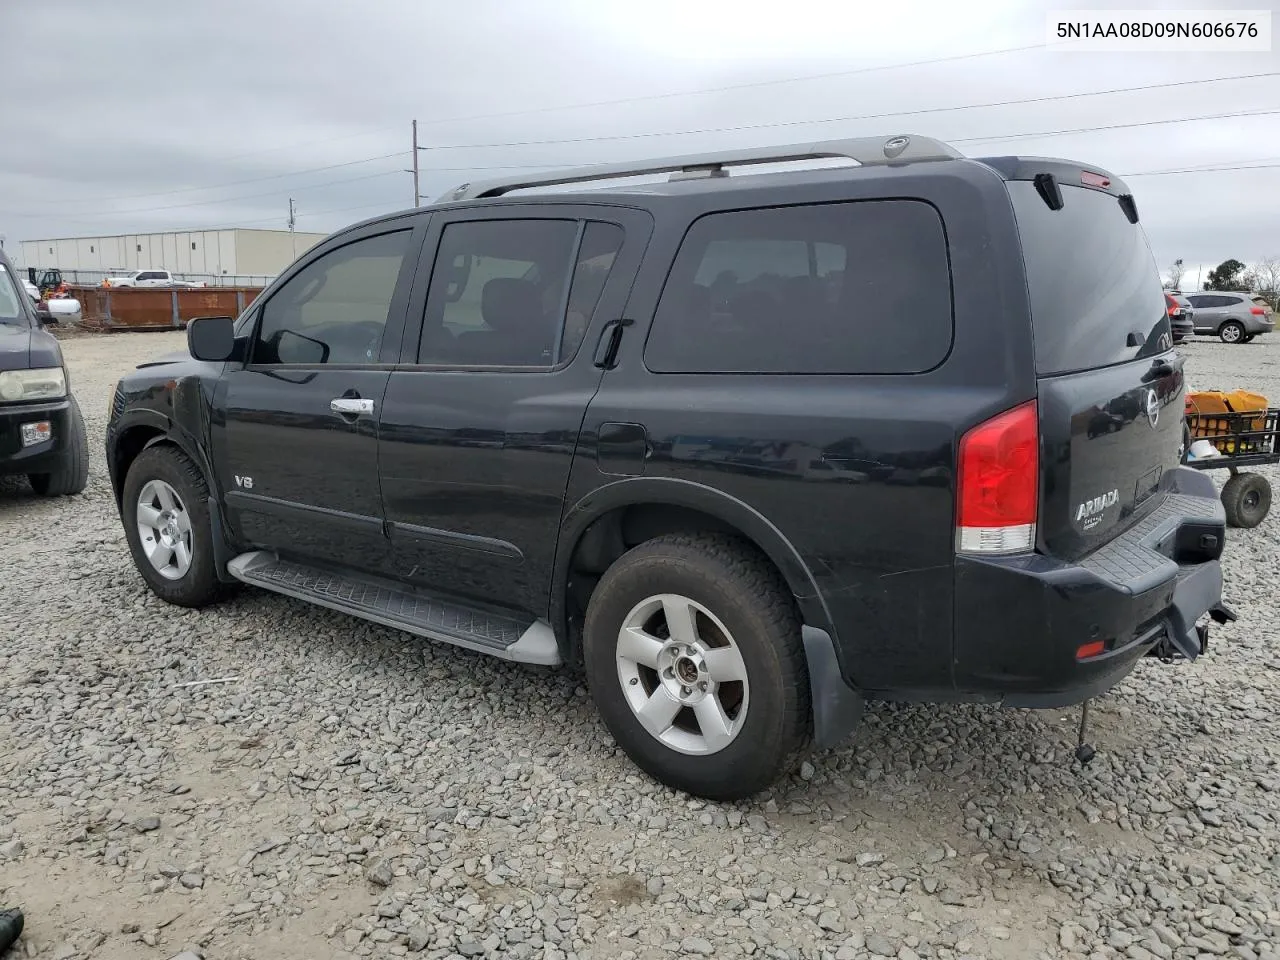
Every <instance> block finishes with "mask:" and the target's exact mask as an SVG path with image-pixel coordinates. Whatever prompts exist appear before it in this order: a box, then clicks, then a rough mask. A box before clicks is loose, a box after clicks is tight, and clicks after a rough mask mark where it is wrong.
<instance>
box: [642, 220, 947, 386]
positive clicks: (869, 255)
mask: <svg viewBox="0 0 1280 960" xmlns="http://www.w3.org/2000/svg"><path fill="white" fill-rule="evenodd" d="M951 337H952V303H951V272H950V266H949V261H948V256H947V243H946V236H945V234H944V232H943V226H942V220H941V218H940V217H939V216H938V213H937V211H936V210H935V209H934V208H933V207H932V206H930V205H929V204H927V203H924V202H922V201H916V200H860V201H847V202H840V203H825V204H808V205H803V206H791V207H771V208H767V209H758V210H742V211H733V212H727V213H715V214H708V215H706V216H704V217H701V218H700V219H698V220H696V221H695V222H694V223H693V225H692V226H691V227H690V228H689V230H688V232H687V233H686V235H685V238H684V241H683V243H682V244H681V246H680V250H679V252H678V253H677V255H676V259H675V262H674V264H673V265H672V268H671V273H670V275H669V276H668V278H667V283H666V286H665V288H664V289H663V292H662V296H661V299H660V301H659V303H658V308H657V311H656V312H655V315H654V320H653V326H652V328H651V330H650V333H649V337H648V340H647V342H646V345H645V354H644V360H645V365H646V366H647V367H648V368H649V369H650V370H652V371H654V372H656V373H766V374H786V373H793V374H858V373H863V374H911V373H921V372H924V371H926V370H930V369H932V368H933V367H936V366H937V365H938V364H939V363H941V362H942V360H943V359H944V358H945V357H946V355H947V353H948V352H949V351H950V349H951Z"/></svg>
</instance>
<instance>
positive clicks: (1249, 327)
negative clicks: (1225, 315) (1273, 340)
mask: <svg viewBox="0 0 1280 960" xmlns="http://www.w3.org/2000/svg"><path fill="white" fill-rule="evenodd" d="M1275 328H1276V324H1275V321H1274V320H1273V319H1271V317H1256V316H1254V315H1253V314H1249V316H1247V317H1245V320H1244V329H1245V332H1246V333H1253V334H1258V333H1270V332H1271V331H1272V330H1274V329H1275Z"/></svg>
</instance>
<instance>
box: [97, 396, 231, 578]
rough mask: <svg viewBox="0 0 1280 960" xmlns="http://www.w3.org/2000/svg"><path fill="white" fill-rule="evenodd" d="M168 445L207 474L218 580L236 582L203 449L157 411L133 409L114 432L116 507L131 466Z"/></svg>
mask: <svg viewBox="0 0 1280 960" xmlns="http://www.w3.org/2000/svg"><path fill="white" fill-rule="evenodd" d="M160 445H168V446H171V447H175V448H176V449H178V450H180V451H182V453H183V454H185V455H186V456H187V457H188V458H190V460H191V462H192V463H194V464H195V465H196V469H197V470H199V471H200V473H201V475H202V476H203V477H204V482H205V486H206V487H207V488H208V491H209V501H208V507H209V521H210V527H211V528H212V529H211V530H210V533H211V534H212V537H213V552H214V563H215V567H216V570H217V575H218V579H219V580H221V581H222V582H224V583H234V582H235V579H234V578H233V577H232V576H231V575H230V574H229V573H227V571H226V565H227V563H228V561H230V560H231V558H232V557H234V556H235V550H234V549H233V539H232V537H231V535H230V531H229V530H228V529H227V526H226V521H225V514H224V512H223V510H222V498H221V488H220V487H219V486H218V482H217V477H216V475H215V473H214V470H213V466H212V464H211V463H210V461H209V458H208V457H207V456H206V455H205V451H204V449H203V448H202V447H201V445H200V444H199V443H197V442H196V440H195V438H193V437H192V436H191V435H190V434H189V433H187V432H186V431H185V430H183V429H182V427H181V426H180V425H179V424H178V423H177V422H176V421H174V420H171V419H170V418H169V417H166V416H165V415H164V414H162V413H159V412H157V411H155V410H146V409H141V410H137V411H132V412H130V413H128V414H126V415H125V417H124V418H122V419H121V421H120V423H119V425H118V426H116V428H115V430H114V431H113V433H112V439H111V442H110V446H109V448H108V456H109V462H108V468H109V470H110V472H111V475H112V477H113V478H115V482H114V483H113V484H112V486H113V487H114V492H115V498H116V508H117V510H120V509H122V508H123V503H124V482H125V477H126V476H127V475H128V472H129V467H130V466H131V465H132V464H133V462H134V461H135V460H137V459H138V456H139V455H140V454H141V453H142V452H143V451H144V450H147V449H149V448H151V447H155V446H160Z"/></svg>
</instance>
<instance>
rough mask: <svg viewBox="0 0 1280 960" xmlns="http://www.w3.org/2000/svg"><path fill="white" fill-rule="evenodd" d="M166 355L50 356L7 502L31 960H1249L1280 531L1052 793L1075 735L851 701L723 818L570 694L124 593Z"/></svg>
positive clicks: (141, 347) (1210, 376)
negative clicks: (82, 471)
mask: <svg viewBox="0 0 1280 960" xmlns="http://www.w3.org/2000/svg"><path fill="white" fill-rule="evenodd" d="M181 342H182V341H181V336H180V335H176V334H174V335H171V334H158V335H141V334H133V335H130V334H118V335H115V336H105V337H104V336H92V337H79V338H73V339H68V341H67V342H66V343H65V344H64V347H65V349H66V353H67V357H68V360H69V362H70V365H71V368H72V371H73V378H74V379H73V384H74V389H75V391H76V394H77V396H78V397H79V398H80V401H81V404H82V406H83V408H84V413H85V417H86V419H87V421H88V424H89V429H90V431H91V449H92V451H93V456H94V460H93V465H92V473H91V479H90V486H89V489H88V491H87V493H86V494H85V495H84V496H83V497H79V498H73V499H69V500H62V501H59V502H48V501H43V500H39V499H36V498H35V497H33V496H32V494H31V493H30V491H29V489H28V488H27V487H26V485H25V483H20V482H17V481H12V482H0V556H3V557H4V558H5V562H4V565H3V570H4V580H3V587H0V591H2V593H0V637H4V638H5V639H4V641H3V653H4V657H3V659H2V660H0V690H3V697H0V743H3V744H4V747H3V748H2V749H0V781H2V782H3V783H4V784H5V789H4V790H3V791H0V906H4V905H5V904H10V903H16V904H21V905H22V906H23V907H24V908H26V910H27V912H28V927H27V929H28V934H27V937H26V941H25V950H26V955H27V956H41V957H44V956H49V957H56V958H61V960H68V958H73V957H95V958H130V960H135V958H139V957H144V958H145V957H155V958H159V960H167V958H169V957H172V956H174V955H175V954H177V953H179V952H180V951H182V950H183V949H192V950H196V951H199V952H200V953H202V954H203V955H204V956H205V957H208V958H210V960H213V958H223V957H227V958H251V957H252V958H284V960H294V958H297V960H302V958H317V957H349V956H355V957H369V956H377V957H382V956H401V955H405V954H407V953H414V954H416V955H419V956H422V957H432V958H446V957H447V958H454V957H511V958H518V960H525V958H570V957H577V958H588V957H590V958H600V957H618V958H629V960H637V958H644V960H649V958H654V960H657V958H666V957H674V956H695V957H696V956H702V955H706V956H710V955H713V954H714V955H715V956H717V957H735V956H755V957H770V958H778V960H783V958H787V960H798V958H823V960H848V958H862V957H897V958H899V960H911V958H916V957H919V958H926V957H936V958H952V957H991V958H1011V960H1012V958H1032V957H1068V956H1070V957H1077V956H1078V957H1091V958H1102V957H1128V958H1135V960H1137V958H1148V957H1159V958H1165V960H1167V958H1171V957H1179V958H1184V957H1185V958H1199V957H1217V956H1228V957H1239V958H1244V960H1249V958H1255V957H1257V958H1262V957H1280V723H1278V722H1277V714H1276V704H1277V702H1278V701H1277V694H1278V693H1280V652H1277V649H1276V646H1275V644H1276V637H1277V624H1276V615H1275V611H1276V609H1277V599H1280V586H1277V584H1278V582H1280V564H1278V561H1280V544H1278V543H1277V537H1278V534H1280V517H1278V516H1277V514H1273V515H1272V516H1271V517H1270V518H1269V519H1268V520H1267V521H1266V522H1265V523H1264V524H1263V525H1262V526H1261V527H1259V528H1257V529H1255V530H1251V531H1247V532H1244V531H1232V532H1231V534H1230V543H1229V546H1228V552H1227V555H1226V559H1225V567H1226V571H1227V590H1226V593H1227V596H1228V601H1229V602H1231V603H1233V604H1234V605H1235V606H1236V608H1237V609H1238V611H1239V612H1240V614H1241V618H1242V619H1241V622H1240V623H1239V624H1235V625H1232V626H1229V627H1225V628H1219V629H1217V630H1216V631H1215V633H1214V644H1213V646H1212V648H1211V651H1210V653H1209V655H1208V656H1207V657H1205V658H1203V659H1201V660H1200V661H1199V662H1197V663H1195V664H1183V665H1180V666H1175V667H1169V666H1163V665H1160V664H1157V663H1144V664H1142V665H1141V666H1140V667H1139V668H1138V670H1137V671H1136V672H1135V673H1134V675H1133V676H1132V677H1131V678H1130V679H1128V680H1127V681H1126V682H1125V683H1123V684H1122V685H1121V686H1120V688H1119V689H1117V690H1115V691H1114V692H1112V693H1111V694H1109V695H1108V696H1106V697H1104V698H1102V699H1100V700H1099V701H1097V703H1096V705H1095V710H1094V711H1093V716H1094V718H1095V720H1094V728H1093V733H1092V737H1091V739H1092V740H1093V742H1094V743H1095V745H1096V746H1097V747H1098V751H1099V752H1098V756H1097V758H1096V759H1095V760H1094V762H1093V763H1092V764H1091V765H1090V766H1089V767H1087V768H1086V769H1084V770H1083V771H1082V770H1081V769H1080V768H1079V767H1078V765H1076V764H1075V763H1074V761H1073V760H1072V749H1073V746H1074V742H1073V737H1074V725H1075V722H1076V717H1077V714H1076V712H1074V711H1069V712H1052V713H1032V712H1028V711H1013V710H1000V709H997V708H992V707H972V706H951V707H936V706H894V705H876V706H874V707H873V708H872V709H870V710H869V711H868V719H867V722H866V724H865V726H864V727H863V728H862V729H861V730H860V731H859V733H858V734H857V736H856V738H855V739H853V740H852V741H851V742H849V743H848V744H847V745H845V746H843V747H841V748H840V749H836V750H833V751H830V752H827V753H824V754H820V755H817V756H814V757H812V758H811V760H810V761H809V762H807V763H806V764H805V765H804V766H803V767H801V768H800V769H799V770H797V771H795V773H794V775H793V776H792V777H791V778H790V779H788V780H787V781H785V782H784V783H781V784H780V785H779V787H778V789H777V790H776V791H775V792H774V793H773V794H772V795H766V796H762V797H759V798H758V799H756V800H755V801H753V802H749V803H743V804H739V805H735V806H717V805H714V804H707V803H702V802H698V801H691V800H690V799H688V798H686V797H682V796H678V795H676V794H674V793H672V792H670V791H668V790H666V789H663V788H661V787H659V786H656V785H655V784H654V783H652V782H651V781H649V780H647V779H646V778H644V777H643V776H641V775H640V774H638V773H637V772H636V771H635V769H634V768H633V767H632V766H631V765H630V763H629V762H628V761H627V760H626V758H625V757H624V756H622V755H621V754H620V753H619V752H618V751H617V750H616V749H615V748H614V746H613V744H612V743H611V741H610V740H609V739H608V737H607V735H606V734H605V733H604V732H603V730H602V728H601V725H600V724H599V723H598V722H597V721H596V719H595V717H594V715H593V712H592V709H591V707H590V704H589V701H588V699H587V695H586V692H585V690H584V689H583V686H582V680H581V677H580V676H578V675H575V674H572V673H548V672H545V671H541V670H539V669H536V668H527V667H518V666H513V665H508V664H504V663H501V662H499V661H496V660H490V659H486V658H483V657H481V656H478V655H473V654H471V653H467V652H464V651H461V650H455V649H452V648H449V647H445V646H433V645H430V644H426V643H423V642H420V641H418V640H416V639H414V638H412V637H410V636H407V635H405V634H401V633H396V632H393V631H390V630H386V629H382V628H380V627H377V626H373V625H370V624H366V623H363V622H361V621H359V620H354V619H350V618H347V617H343V616H340V615H337V614H334V613H330V612H327V611H325V610H322V609H318V608H312V607H308V606H306V605H304V604H301V603H298V602H294V601H291V600H288V599H285V598H283V597H278V596H275V595H270V594H266V593H262V592H256V591H247V592H244V593H242V594H240V595H239V596H238V597H237V598H235V599H233V600H231V601H229V602H227V603H225V604H223V605H221V606H218V607H216V608H213V609H209V610H205V611H202V612H199V613H193V612H185V611H182V610H179V609H177V608H174V607H170V606H166V605H165V604H163V603H161V602H160V601H158V600H156V599H154V598H153V597H152V596H151V594H150V593H148V592H147V590H146V589H145V588H144V586H143V583H142V580H141V579H140V578H139V577H138V576H137V575H136V573H135V572H134V569H133V567H132V565H131V562H130V559H129V555H128V552H127V549H126V547H125V543H124V538H123V535H122V532H121V529H120V524H119V522H118V520H117V518H116V514H115V509H114V505H113V503H112V501H111V496H110V492H109V488H108V484H107V479H106V474H105V469H104V465H103V461H102V454H101V448H102V431H103V421H104V417H105V414H106V405H107V396H108V391H109V389H110V386H111V384H112V383H113V382H114V380H115V379H116V377H117V376H118V375H119V374H120V373H122V372H124V371H125V370H127V369H128V368H129V367H130V366H131V365H132V364H133V363H135V362H138V361H139V360H141V359H145V358H147V357H149V356H153V355H156V354H159V353H162V352H166V351H168V350H171V349H174V348H175V347H178V346H180V344H181ZM1186 353H1187V354H1188V355H1189V360H1188V374H1189V377H1190V379H1191V381H1192V382H1193V383H1194V384H1195V385H1196V386H1197V387H1200V388H1209V387H1213V386H1225V387H1235V386H1241V387H1246V388H1251V389H1255V390H1258V391H1260V392H1263V393H1266V394H1268V395H1269V396H1271V397H1273V398H1276V399H1280V335H1274V336H1272V337H1269V338H1265V339H1264V340H1263V341H1260V342H1255V344H1252V345H1248V346H1240V347H1226V346H1224V345H1221V344H1218V343H1215V342H1210V341H1198V342H1194V343H1192V344H1189V345H1188V346H1187V348H1186ZM1266 472H1268V473H1269V474H1270V478H1271V480H1272V482H1273V483H1276V484H1280V476H1278V475H1277V472H1276V471H1275V470H1269V471H1266ZM1215 476H1217V475H1215ZM226 677H235V678H237V679H235V680H234V681H232V682H228V683H221V684H209V685H205V686H196V687H184V686H183V684H186V683H189V682H191V681H198V680H211V679H219V678H226ZM19 955H20V956H21V953H19Z"/></svg>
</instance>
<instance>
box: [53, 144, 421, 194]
mask: <svg viewBox="0 0 1280 960" xmlns="http://www.w3.org/2000/svg"><path fill="white" fill-rule="evenodd" d="M406 153H408V151H407V150H400V151H397V152H396V153H384V154H382V155H381V156H378V157H363V158H362V159H360V160H347V161H345V162H343V163H330V164H327V165H326V166H323V167H312V168H310V169H309V170H292V171H289V172H286V173H273V174H270V175H269V176H265V177H250V178H249V179H247V180H231V181H228V182H227V183H215V184H210V185H209V186H206V187H183V188H182V189H180V190H158V191H153V192H151V193H132V194H125V195H123V196H118V197H98V198H94V199H97V200H99V201H100V202H104V203H112V202H114V201H116V200H138V199H143V198H146V197H162V196H168V195H169V194H174V193H192V192H193V191H196V190H217V189H220V188H222V187H238V186H241V185H242V184H246V183H261V182H263V181H265V180H279V179H281V178H282V177H300V176H303V175H305V174H308V173H321V172H323V171H325V170H337V169H339V168H341V167H354V166H358V165H359V164H362V163H373V162H374V161H375V160H390V159H391V158H392V157H403V156H404V155H405V154H406ZM84 199H85V198H81V199H78V200H67V199H62V200H55V201H52V202H57V203H83V202H84Z"/></svg>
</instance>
